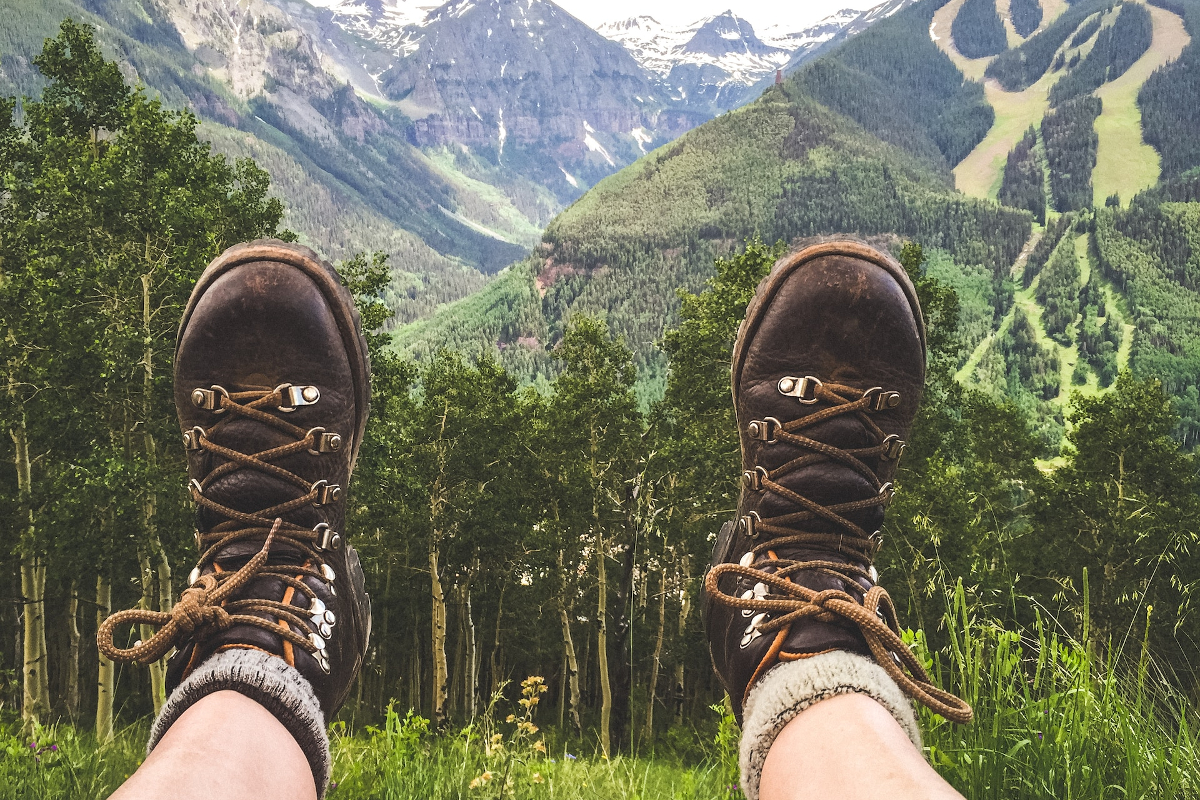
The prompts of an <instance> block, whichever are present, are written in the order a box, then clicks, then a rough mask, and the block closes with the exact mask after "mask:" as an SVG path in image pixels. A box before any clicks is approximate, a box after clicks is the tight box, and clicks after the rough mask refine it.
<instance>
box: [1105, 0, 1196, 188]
mask: <svg viewBox="0 0 1200 800" xmlns="http://www.w3.org/2000/svg"><path fill="white" fill-rule="evenodd" d="M1138 2H1142V0H1138ZM1143 4H1144V3H1143ZM1146 8H1147V10H1149V12H1150V18H1151V20H1152V22H1153V23H1154V41H1153V43H1152V44H1151V45H1150V49H1149V50H1147V51H1146V53H1145V54H1144V55H1143V56H1142V57H1141V58H1140V59H1138V60H1137V61H1136V62H1134V64H1133V66H1132V67H1130V68H1129V69H1128V71H1126V72H1125V74H1124V75H1122V76H1121V77H1119V78H1117V79H1116V80H1115V81H1113V82H1111V83H1106V84H1104V85H1103V86H1101V87H1100V88H1099V89H1097V90H1096V96H1097V97H1099V98H1100V100H1101V102H1103V103H1104V111H1103V113H1102V114H1101V115H1100V117H1099V118H1098V119H1097V120H1096V135H1097V136H1098V137H1099V140H1100V141H1099V145H1098V147H1097V149H1096V168H1095V169H1094V170H1093V171H1092V187H1093V195H1092V196H1093V202H1095V204H1096V205H1103V203H1104V200H1105V198H1107V197H1108V196H1109V195H1112V194H1119V195H1120V196H1121V200H1122V201H1123V202H1125V203H1128V202H1129V200H1130V199H1131V198H1132V197H1133V195H1135V194H1137V193H1138V192H1140V191H1141V190H1142V189H1148V188H1149V187H1151V186H1153V185H1154V184H1155V183H1157V182H1158V176H1159V174H1160V172H1161V160H1160V158H1159V155H1158V151H1157V150H1155V149H1154V148H1153V147H1151V146H1150V145H1148V144H1146V143H1145V141H1143V140H1142V113H1141V111H1140V110H1139V109H1138V105H1137V96H1138V92H1139V91H1140V90H1141V88H1142V84H1144V83H1145V82H1146V80H1147V79H1148V78H1149V77H1150V75H1151V74H1152V73H1153V72H1154V71H1155V70H1156V69H1158V68H1159V67H1162V66H1164V65H1166V64H1168V63H1170V62H1171V61H1174V60H1175V59H1177V58H1179V55H1180V54H1181V53H1182V52H1183V49H1184V48H1185V47H1187V46H1188V45H1189V44H1190V43H1191V41H1192V39H1191V37H1190V36H1188V34H1187V30H1185V29H1184V26H1183V20H1182V19H1180V18H1179V17H1178V16H1177V15H1175V14H1173V13H1171V12H1170V11H1167V10H1166V9H1163V8H1159V7H1158V6H1151V5H1147V6H1146Z"/></svg>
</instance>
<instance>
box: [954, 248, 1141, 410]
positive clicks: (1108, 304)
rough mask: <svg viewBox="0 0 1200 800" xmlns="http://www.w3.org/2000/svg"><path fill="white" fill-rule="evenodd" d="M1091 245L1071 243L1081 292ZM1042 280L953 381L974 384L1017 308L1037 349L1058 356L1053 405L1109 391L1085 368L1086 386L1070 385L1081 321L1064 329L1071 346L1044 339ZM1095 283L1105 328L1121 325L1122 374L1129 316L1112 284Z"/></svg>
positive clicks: (1016, 301) (1016, 271) (1020, 263)
mask: <svg viewBox="0 0 1200 800" xmlns="http://www.w3.org/2000/svg"><path fill="white" fill-rule="evenodd" d="M1040 238H1041V234H1040V233H1035V234H1034V236H1033V237H1030V241H1029V242H1028V243H1027V244H1026V247H1025V251H1024V252H1023V253H1022V257H1021V258H1019V259H1017V262H1016V263H1014V264H1013V267H1012V272H1011V274H1012V276H1013V277H1014V278H1017V277H1019V276H1020V270H1022V269H1023V268H1024V262H1025V259H1027V258H1028V253H1029V252H1030V251H1032V249H1033V247H1034V246H1036V243H1037V242H1036V240H1037V239H1040ZM1091 244H1092V237H1091V234H1088V233H1081V234H1079V235H1078V236H1076V237H1075V240H1074V242H1073V247H1074V250H1075V258H1076V259H1077V260H1078V262H1079V286H1080V288H1083V287H1084V286H1085V285H1087V282H1088V279H1089V278H1090V276H1091V273H1092V270H1093V269H1094V267H1093V265H1092V262H1091V256H1090V248H1091ZM1041 277H1042V276H1041V275H1040V274H1039V275H1038V276H1037V277H1036V278H1034V279H1033V282H1032V283H1031V284H1030V285H1029V288H1027V289H1021V290H1019V291H1018V292H1017V293H1016V294H1015V295H1014V296H1013V303H1012V306H1011V307H1010V308H1009V309H1008V313H1007V314H1005V315H1004V318H1003V319H1001V320H1000V324H999V325H997V326H996V331H995V332H994V333H992V334H991V335H989V336H987V337H985V338H984V339H983V340H982V341H981V342H980V343H979V344H978V345H976V347H975V349H974V350H973V351H972V352H971V355H970V357H969V358H968V359H967V361H966V363H964V364H963V366H962V368H961V369H959V371H958V372H957V373H956V374H955V376H954V377H955V379H956V380H957V381H958V382H959V383H961V384H963V385H966V386H971V385H974V384H975V383H976V379H975V370H976V368H978V366H979V363H980V362H981V361H982V360H983V358H984V356H986V355H987V353H988V351H989V350H990V349H991V348H992V347H994V346H995V343H996V342H997V341H999V340H1001V339H1003V337H1004V336H1005V335H1006V334H1007V333H1008V331H1009V329H1010V328H1011V327H1012V323H1013V318H1014V316H1015V314H1016V310H1017V309H1018V308H1020V309H1021V310H1022V311H1023V312H1024V313H1025V318H1026V319H1027V320H1029V324H1030V326H1031V327H1032V328H1033V331H1034V334H1035V336H1036V338H1037V341H1038V344H1039V346H1040V347H1042V348H1043V349H1044V350H1047V351H1050V352H1053V353H1054V354H1055V355H1057V356H1058V364H1059V370H1058V375H1059V391H1058V396H1057V397H1055V398H1053V399H1052V400H1051V402H1052V403H1054V404H1055V405H1058V406H1060V407H1063V408H1065V407H1066V405H1067V404H1068V403H1069V402H1070V400H1071V394H1072V393H1076V392H1077V393H1080V394H1083V395H1086V396H1095V395H1098V394H1101V393H1103V392H1106V391H1108V389H1106V388H1104V387H1102V386H1100V381H1099V377H1098V376H1097V375H1096V372H1095V371H1094V370H1093V369H1091V368H1090V367H1089V368H1088V372H1087V381H1086V383H1083V384H1076V383H1072V380H1071V379H1072V376H1073V374H1074V372H1075V365H1076V364H1077V363H1078V362H1079V359H1080V358H1082V355H1081V354H1080V352H1079V344H1078V332H1079V322H1080V317H1077V318H1076V319H1075V321H1074V322H1072V323H1071V324H1070V325H1069V326H1068V328H1067V333H1068V337H1069V338H1070V340H1071V344H1069V345H1061V344H1059V343H1058V342H1056V341H1054V340H1053V339H1051V338H1050V336H1049V335H1047V333H1046V329H1045V327H1044V325H1043V324H1042V312H1043V308H1042V304H1041V303H1039V302H1038V300H1037V289H1038V284H1039V283H1040V282H1041ZM1098 279H1099V283H1100V288H1101V291H1103V293H1104V307H1105V313H1106V316H1105V319H1106V320H1107V322H1106V323H1105V324H1108V325H1120V326H1121V330H1122V333H1123V334H1124V335H1123V336H1122V338H1121V347H1120V349H1119V350H1118V351H1117V368H1118V369H1122V370H1123V369H1127V368H1128V367H1129V354H1130V351H1131V350H1132V346H1133V327H1134V326H1133V324H1132V323H1130V322H1128V319H1129V315H1128V313H1127V312H1126V311H1125V309H1124V304H1123V301H1122V300H1121V298H1120V296H1119V295H1118V294H1117V293H1116V290H1115V289H1114V288H1113V286H1112V284H1111V283H1110V282H1109V281H1108V280H1107V279H1106V278H1104V277H1103V276H1098Z"/></svg>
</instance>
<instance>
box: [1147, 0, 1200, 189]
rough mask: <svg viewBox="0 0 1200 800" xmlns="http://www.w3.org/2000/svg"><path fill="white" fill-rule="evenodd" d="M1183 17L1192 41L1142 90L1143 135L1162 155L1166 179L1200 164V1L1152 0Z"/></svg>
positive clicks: (1151, 77)
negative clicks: (1197, 132)
mask: <svg viewBox="0 0 1200 800" xmlns="http://www.w3.org/2000/svg"><path fill="white" fill-rule="evenodd" d="M1151 2H1152V3H1153V4H1154V5H1156V6H1161V7H1162V8H1165V9H1167V10H1168V11H1171V12H1172V13H1174V14H1178V15H1179V16H1181V17H1183V21H1184V24H1185V26H1186V27H1187V32H1188V35H1190V36H1191V37H1192V42H1191V44H1189V45H1188V46H1187V48H1185V49H1184V51H1183V54H1182V55H1181V56H1180V57H1179V59H1178V60H1176V61H1174V62H1172V63H1170V64H1168V65H1167V66H1165V67H1163V68H1162V69H1160V70H1158V71H1157V72H1155V73H1154V74H1153V75H1151V76H1150V79H1149V80H1147V81H1146V83H1145V84H1143V85H1142V89H1141V91H1140V92H1139V93H1138V108H1139V109H1140V110H1141V112H1142V136H1143V137H1144V138H1145V140H1146V142H1147V143H1149V144H1150V145H1152V146H1153V147H1154V149H1155V150H1157V151H1158V152H1159V154H1161V155H1162V172H1163V177H1164V178H1173V177H1176V176H1179V175H1182V174H1183V173H1185V172H1187V171H1188V170H1190V169H1193V168H1195V167H1200V137H1197V136H1196V135H1195V132H1196V131H1197V130H1200V3H1197V2H1195V0H1151Z"/></svg>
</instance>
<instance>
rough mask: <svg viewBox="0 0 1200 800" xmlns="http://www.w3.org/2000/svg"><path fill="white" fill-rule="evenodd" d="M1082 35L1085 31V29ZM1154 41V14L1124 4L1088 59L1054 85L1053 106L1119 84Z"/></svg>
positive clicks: (1099, 35)
mask: <svg viewBox="0 0 1200 800" xmlns="http://www.w3.org/2000/svg"><path fill="white" fill-rule="evenodd" d="M1082 33H1085V31H1084V30H1082V29H1081V30H1080V34H1082ZM1089 38H1090V37H1089ZM1153 39H1154V31H1153V29H1152V26H1151V23H1150V12H1149V11H1147V10H1146V8H1145V6H1141V5H1137V4H1136V3H1123V4H1122V5H1121V10H1120V12H1119V13H1118V14H1117V18H1116V21H1114V22H1113V24H1112V25H1110V26H1108V27H1106V28H1104V29H1103V30H1101V31H1100V32H1099V34H1098V35H1097V36H1096V41H1095V43H1094V44H1093V45H1092V49H1091V50H1090V51H1088V54H1087V57H1086V58H1084V59H1083V60H1082V61H1081V62H1079V64H1078V65H1077V66H1075V67H1074V68H1073V69H1072V70H1071V71H1070V73H1068V74H1067V75H1066V76H1064V77H1063V78H1061V79H1060V80H1059V81H1058V83H1056V84H1054V88H1053V89H1051V90H1050V105H1052V106H1058V105H1061V104H1062V103H1065V102H1066V101H1068V100H1072V99H1074V98H1076V97H1080V96H1082V95H1085V94H1088V93H1090V92H1092V91H1095V90H1096V89H1098V88H1100V86H1102V85H1103V84H1105V83H1107V82H1108V81H1115V80H1116V79H1117V78H1119V77H1121V76H1122V75H1124V74H1125V71H1126V70H1128V69H1129V68H1130V67H1132V66H1133V62H1135V61H1137V60H1138V59H1139V58H1141V57H1142V54H1143V53H1145V52H1146V51H1147V50H1149V49H1150V43H1151V42H1152V41H1153Z"/></svg>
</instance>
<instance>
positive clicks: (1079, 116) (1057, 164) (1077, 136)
mask: <svg viewBox="0 0 1200 800" xmlns="http://www.w3.org/2000/svg"><path fill="white" fill-rule="evenodd" d="M1102 106H1103V104H1102V101H1101V100H1100V98H1098V97H1095V96H1092V95H1088V96H1086V97H1080V98H1078V99H1075V100H1069V101H1067V102H1065V103H1063V104H1062V105H1060V106H1058V107H1057V108H1054V109H1052V110H1051V111H1050V113H1048V114H1047V115H1046V117H1045V119H1043V120H1042V141H1043V142H1044V143H1045V148H1046V164H1047V166H1048V167H1049V170H1050V197H1051V200H1052V202H1053V204H1054V208H1055V209H1057V210H1058V211H1078V210H1080V209H1083V208H1090V207H1091V205H1092V170H1093V169H1095V167H1096V147H1097V145H1098V144H1099V142H1100V139H1099V137H1098V136H1097V135H1096V130H1095V127H1094V123H1095V122H1096V118H1097V117H1099V116H1100V111H1101V108H1102Z"/></svg>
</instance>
